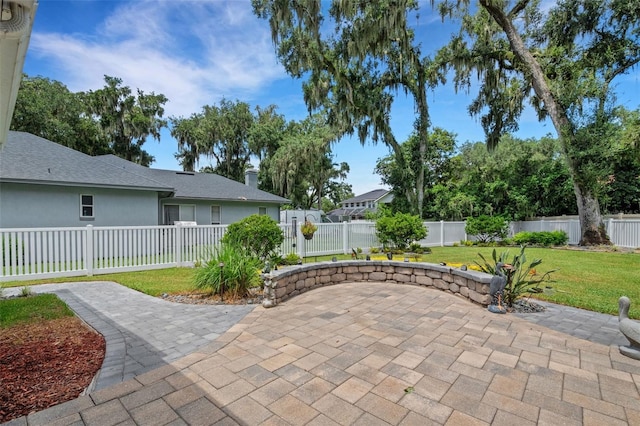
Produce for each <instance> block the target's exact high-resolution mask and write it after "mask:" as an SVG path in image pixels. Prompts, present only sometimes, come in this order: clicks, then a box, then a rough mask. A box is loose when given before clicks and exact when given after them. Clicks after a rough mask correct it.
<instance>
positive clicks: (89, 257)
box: [84, 225, 93, 277]
mask: <svg viewBox="0 0 640 426" xmlns="http://www.w3.org/2000/svg"><path fill="white" fill-rule="evenodd" d="M86 229H87V230H86V236H87V238H86V241H87V243H86V244H85V247H84V256H85V258H84V264H85V265H86V267H87V276H88V277H91V276H93V225H87V228H86Z"/></svg>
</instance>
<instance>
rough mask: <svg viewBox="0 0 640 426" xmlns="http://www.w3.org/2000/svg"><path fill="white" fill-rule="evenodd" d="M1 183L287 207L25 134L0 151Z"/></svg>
mask: <svg viewBox="0 0 640 426" xmlns="http://www.w3.org/2000/svg"><path fill="white" fill-rule="evenodd" d="M0 181H2V182H21V183H38V184H49V185H74V186H97V187H111V188H126V189H143V190H152V191H157V192H165V193H167V195H169V194H173V197H175V198H181V199H208V200H229V201H232V200H233V201H238V200H242V201H257V202H271V203H280V204H284V203H288V202H289V200H287V199H286V198H282V197H279V196H277V195H273V194H270V193H268V192H266V191H261V190H259V189H257V188H253V187H251V186H248V185H245V184H242V183H240V182H236V181H234V180H231V179H227V178H225V177H222V176H218V175H215V174H211V173H192V172H176V171H172V170H160V169H151V168H148V167H143V166H141V165H139V164H135V163H132V162H130V161H127V160H124V159H122V158H119V157H116V156H115V155H102V156H97V157H92V156H90V155H86V154H83V153H81V152H78V151H75V150H73V149H71V148H67V147H65V146H62V145H59V144H57V143H55V142H51V141H49V140H47V139H43V138H41V137H38V136H35V135H32V134H30V133H24V132H9V137H8V140H7V143H6V144H5V145H4V146H3V147H2V150H1V151H0Z"/></svg>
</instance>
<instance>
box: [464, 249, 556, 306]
mask: <svg viewBox="0 0 640 426" xmlns="http://www.w3.org/2000/svg"><path fill="white" fill-rule="evenodd" d="M525 248H526V246H520V253H519V254H516V255H514V256H513V258H512V259H511V262H509V261H508V258H509V251H508V250H507V251H504V252H502V253H501V254H500V256H499V257H498V255H497V253H496V250H495V249H493V253H492V258H493V263H491V262H489V261H487V259H485V257H484V256H483V255H482V254H480V253H478V256H480V258H481V259H482V262H484V263H483V264H480V263H478V262H477V261H474V263H475V264H476V265H478V267H479V268H480V270H481V271H482V272H486V273H488V274H491V275H493V274H495V272H496V265H497V264H498V262H502V263H504V264H509V265H511V268H509V269H505V270H504V272H505V275H506V276H507V285H506V287H505V288H504V293H503V295H502V297H503V299H502V300H503V301H504V303H505V304H506V305H507V306H512V305H513V302H515V301H516V300H517V299H518V298H520V297H522V296H523V295H524V294H525V293H541V292H542V288H540V284H542V283H543V282H550V281H551V274H552V273H553V272H555V271H557V269H553V270H551V271H547V272H545V273H543V274H538V272H537V271H536V267H537V266H538V265H540V264H541V263H542V259H534V260H533V261H531V263H529V264H528V265H527V256H526V254H525Z"/></svg>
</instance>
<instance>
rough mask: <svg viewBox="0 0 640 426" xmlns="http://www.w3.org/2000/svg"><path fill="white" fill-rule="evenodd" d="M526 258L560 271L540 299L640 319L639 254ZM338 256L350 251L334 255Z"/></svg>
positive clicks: (189, 282)
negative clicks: (623, 311)
mask: <svg viewBox="0 0 640 426" xmlns="http://www.w3.org/2000/svg"><path fill="white" fill-rule="evenodd" d="M492 250H493V249H492V248H481V247H434V248H433V249H432V253H431V254H425V255H423V256H422V262H429V263H440V262H446V263H464V264H473V262H474V261H480V260H481V259H480V258H479V256H478V253H482V254H483V255H484V256H485V258H487V259H490V258H491V252H492ZM503 250H508V251H509V253H510V255H509V259H511V257H512V256H513V255H514V254H517V253H518V252H519V248H516V247H510V248H503V247H498V248H496V251H497V252H498V253H501V252H502V251H503ZM526 255H527V259H528V261H529V262H531V261H532V260H533V259H534V258H541V259H542V260H543V262H542V264H541V265H539V266H538V267H537V268H536V269H537V271H538V273H542V272H544V271H547V270H550V269H557V271H556V272H554V273H553V274H552V280H553V282H551V283H550V284H549V285H550V286H551V287H552V289H550V290H548V291H546V292H545V293H542V294H538V295H536V297H537V298H540V299H544V300H548V301H551V302H555V303H560V304H564V305H569V306H575V307H578V308H584V309H589V310H592V311H597V312H603V313H607V314H613V315H617V313H618V298H619V297H620V296H623V295H625V296H627V297H629V298H630V299H631V303H632V305H631V310H630V316H631V317H632V318H640V254H635V253H621V252H593V251H580V250H563V249H549V248H528V249H527V251H526ZM332 257H333V256H318V257H311V258H307V259H305V262H314V261H323V260H330V259H331V258H332ZM336 257H337V258H338V259H340V260H344V259H351V256H350V255H347V256H343V255H338V256H336ZM193 274H194V270H193V269H191V268H171V269H157V270H151V271H143V272H127V273H121V274H109V275H96V276H93V277H74V278H59V279H56V280H50V279H49V280H40V281H26V282H25V281H22V282H11V283H5V286H20V285H36V284H40V283H45V282H46V283H51V282H78V281H115V282H118V283H120V284H122V285H125V286H127V287H130V288H132V289H134V290H138V291H141V292H143V293H146V294H149V295H152V296H159V295H161V294H162V293H180V292H189V291H192V290H193V289H194V287H193Z"/></svg>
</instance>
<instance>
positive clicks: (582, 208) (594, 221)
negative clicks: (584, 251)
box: [573, 183, 611, 246]
mask: <svg viewBox="0 0 640 426" xmlns="http://www.w3.org/2000/svg"><path fill="white" fill-rule="evenodd" d="M573 190H574V192H575V193H576V200H577V202H578V216H579V217H580V235H581V237H580V245H581V246H591V245H601V244H611V240H609V237H608V236H607V231H606V230H605V227H604V223H603V221H602V216H601V215H600V204H599V203H598V200H597V199H596V198H595V197H594V196H593V195H592V194H591V192H590V191H589V190H588V189H585V188H580V185H578V184H576V183H574V184H573Z"/></svg>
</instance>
